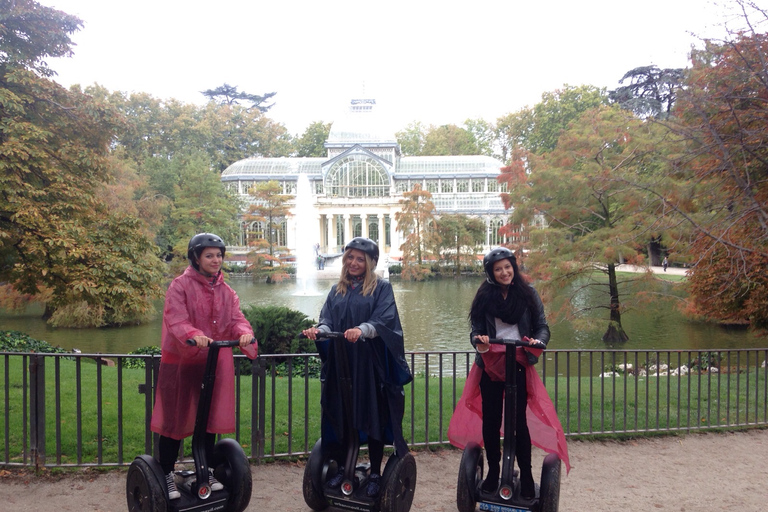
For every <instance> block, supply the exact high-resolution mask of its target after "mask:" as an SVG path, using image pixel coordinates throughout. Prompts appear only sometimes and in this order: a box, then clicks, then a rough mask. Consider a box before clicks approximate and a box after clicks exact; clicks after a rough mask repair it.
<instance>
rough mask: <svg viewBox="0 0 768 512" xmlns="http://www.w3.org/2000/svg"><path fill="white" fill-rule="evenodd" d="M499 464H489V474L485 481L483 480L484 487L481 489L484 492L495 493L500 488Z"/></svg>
mask: <svg viewBox="0 0 768 512" xmlns="http://www.w3.org/2000/svg"><path fill="white" fill-rule="evenodd" d="M499 474H500V469H499V463H498V462H497V463H496V464H494V463H492V462H489V463H488V474H487V475H486V477H485V480H483V485H482V487H481V489H482V490H483V492H494V491H496V489H498V488H499Z"/></svg>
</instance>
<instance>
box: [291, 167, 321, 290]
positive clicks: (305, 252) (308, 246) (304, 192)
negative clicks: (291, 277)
mask: <svg viewBox="0 0 768 512" xmlns="http://www.w3.org/2000/svg"><path fill="white" fill-rule="evenodd" d="M294 215H295V226H296V228H295V229H296V232H295V235H296V236H295V240H296V292H295V293H294V294H295V295H308V296H309V295H320V292H318V291H317V290H316V289H315V281H316V269H317V252H316V251H315V247H314V245H313V241H312V240H307V238H306V237H305V236H303V233H302V231H303V229H302V228H304V227H305V226H310V225H311V223H312V222H314V218H315V215H314V212H313V208H312V193H311V190H310V188H309V178H308V177H307V175H306V174H301V175H299V178H298V181H297V183H296V208H295V210H294Z"/></svg>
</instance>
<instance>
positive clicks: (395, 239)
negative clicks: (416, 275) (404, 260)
mask: <svg viewBox="0 0 768 512" xmlns="http://www.w3.org/2000/svg"><path fill="white" fill-rule="evenodd" d="M389 238H390V240H391V242H392V245H391V246H390V248H389V252H390V253H395V254H398V255H399V254H400V237H399V236H398V235H397V219H395V214H394V213H390V214H389Z"/></svg>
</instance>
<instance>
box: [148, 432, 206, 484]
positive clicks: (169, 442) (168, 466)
mask: <svg viewBox="0 0 768 512" xmlns="http://www.w3.org/2000/svg"><path fill="white" fill-rule="evenodd" d="M215 444H216V434H210V433H206V434H205V457H206V459H208V463H209V464H210V461H211V459H212V457H213V447H214V445H215ZM179 448H181V439H173V438H170V437H165V436H160V440H159V441H158V443H157V455H158V461H159V462H160V466H162V468H163V473H165V474H166V475H167V474H168V473H170V472H171V471H173V467H174V464H175V463H176V459H177V458H178V456H179Z"/></svg>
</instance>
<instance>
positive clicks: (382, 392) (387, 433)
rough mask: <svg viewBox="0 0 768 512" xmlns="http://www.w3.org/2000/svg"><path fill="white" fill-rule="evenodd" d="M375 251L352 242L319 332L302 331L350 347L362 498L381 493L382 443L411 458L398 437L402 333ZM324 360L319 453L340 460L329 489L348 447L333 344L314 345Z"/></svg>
mask: <svg viewBox="0 0 768 512" xmlns="http://www.w3.org/2000/svg"><path fill="white" fill-rule="evenodd" d="M378 260H379V247H378V246H377V245H376V244H375V243H374V242H373V241H372V240H369V239H368V238H362V237H357V238H353V239H352V240H351V241H350V242H349V243H348V244H347V245H346V247H345V248H344V254H343V256H342V268H341V276H340V278H339V282H338V283H336V284H335V285H333V287H332V288H331V291H330V292H329V293H328V297H327V298H326V300H325V304H324V305H323V308H322V310H321V311H320V320H319V321H318V324H317V327H311V328H309V329H305V330H304V331H302V332H303V333H304V335H305V336H307V337H308V338H310V339H312V340H317V337H318V333H323V332H343V333H344V337H345V338H346V340H347V342H349V345H348V358H349V368H350V371H351V373H352V404H346V405H351V406H352V415H353V424H354V426H355V428H357V429H358V431H359V433H360V440H361V442H365V440H367V442H368V455H369V457H370V463H371V468H370V471H371V474H370V477H369V479H368V486H367V488H366V494H367V496H369V497H376V496H378V494H379V492H380V491H381V487H380V486H381V462H382V460H383V458H384V445H385V444H393V445H394V446H395V451H396V453H397V454H398V455H400V456H403V455H405V453H407V452H408V445H407V443H406V442H405V439H404V438H403V428H402V423H403V414H404V411H405V395H404V394H403V385H405V384H407V383H408V382H410V381H411V380H412V378H413V377H412V375H411V371H410V369H409V368H408V362H407V361H406V360H405V348H404V342H403V328H402V326H401V325H400V316H399V314H398V312H397V304H395V295H394V293H393V291H392V285H391V284H389V282H388V281H385V280H383V279H381V278H379V277H378V276H376V273H375V272H374V270H375V269H376V263H377V261H378ZM317 348H318V351H319V353H320V358H321V359H322V370H321V379H322V381H323V382H324V385H323V386H322V395H321V397H320V402H321V404H322V411H323V413H322V414H323V415H322V419H321V432H322V437H321V439H322V450H323V454H324V456H326V457H329V458H332V459H335V460H336V461H340V462H341V463H340V464H339V469H338V472H337V473H336V474H335V475H329V480H328V484H327V485H329V486H330V487H331V488H336V487H339V486H340V485H341V482H342V480H343V479H344V467H343V466H342V465H341V464H343V461H344V459H345V457H344V453H345V447H344V446H342V445H341V441H342V432H343V428H344V427H343V418H342V414H341V410H342V407H343V404H342V403H341V392H340V391H339V389H338V384H337V380H336V377H335V372H336V368H337V362H336V360H335V358H336V357H337V354H336V352H335V350H334V345H333V344H332V343H331V342H330V340H322V341H320V342H318V343H317Z"/></svg>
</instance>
